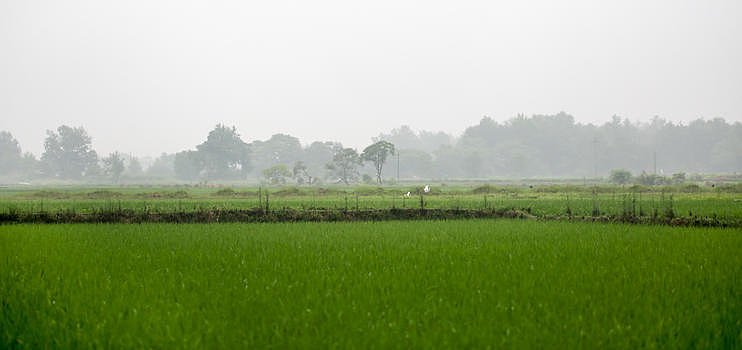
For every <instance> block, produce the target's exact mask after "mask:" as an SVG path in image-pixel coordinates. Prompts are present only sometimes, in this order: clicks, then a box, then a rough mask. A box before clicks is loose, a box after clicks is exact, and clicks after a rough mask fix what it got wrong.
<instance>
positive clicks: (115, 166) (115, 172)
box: [102, 152, 124, 184]
mask: <svg viewBox="0 0 742 350" xmlns="http://www.w3.org/2000/svg"><path fill="white" fill-rule="evenodd" d="M102 161H103V171H104V173H105V174H106V175H109V176H111V179H112V180H113V183H115V184H117V183H119V180H120V179H121V174H122V173H123V172H124V157H123V156H121V153H119V152H113V153H111V154H109V155H108V157H105V158H103V159H102Z"/></svg>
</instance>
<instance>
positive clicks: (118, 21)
mask: <svg viewBox="0 0 742 350" xmlns="http://www.w3.org/2000/svg"><path fill="white" fill-rule="evenodd" d="M740 23H742V1H739V0H698V1H684V0H656V1H652V0H623V1H597V0H584V1H582V0H570V1H553V0H543V1H430V0H427V1H405V0H393V1H392V0H389V1H387V0H375V1H362V2H361V1H347V0H345V1H342V0H338V1H323V0H315V1H300V0H297V1H281V0H271V1H227V0H209V1H206V0H203V1H195V0H194V1H188V0H177V1H176V0H173V1H164V0H161V1H154V0H127V1H104V0H87V1H86V0H65V1H58V0H0V130H8V131H10V132H12V133H13V135H14V136H16V138H17V139H18V140H19V141H20V143H21V146H22V147H23V149H24V151H31V152H34V153H35V154H37V155H38V154H40V153H41V152H42V151H43V139H44V137H45V130H47V129H54V128H56V127H57V126H59V125H61V124H67V125H72V126H80V125H82V126H84V127H85V128H86V129H87V130H88V132H89V133H90V134H91V135H92V136H93V146H94V147H95V149H96V150H98V152H99V154H107V153H108V152H111V151H114V150H119V151H123V152H127V153H134V154H138V155H157V154H159V153H160V152H175V151H179V150H183V149H187V148H192V147H194V146H195V145H196V144H198V143H200V142H202V141H203V140H204V139H205V137H206V134H207V133H208V131H209V130H210V129H211V128H213V126H214V125H215V124H216V123H219V122H222V123H226V124H228V125H235V126H237V128H238V130H239V132H240V133H241V134H242V136H243V139H244V140H245V141H247V142H250V141H252V140H255V139H266V138H268V137H269V136H270V135H272V134H274V133H288V134H291V135H294V136H297V137H299V138H300V139H301V140H302V142H303V143H308V142H311V141H314V140H336V141H341V142H343V143H344V144H346V145H351V146H356V147H361V146H365V145H366V144H367V143H368V142H370V139H371V137H372V136H375V135H377V134H379V133H380V132H387V131H389V130H390V129H391V128H394V127H398V126H400V125H402V124H407V125H410V126H411V127H412V128H413V129H425V130H431V131H438V130H442V131H446V132H450V133H454V134H458V133H460V132H462V131H463V129H464V128H466V127H467V126H470V125H473V124H476V123H477V122H478V121H479V119H481V117H482V116H483V115H488V116H490V117H492V118H494V119H495V120H499V121H503V120H506V119H509V118H511V117H513V116H514V115H516V114H518V113H524V114H527V115H531V114H535V113H539V114H546V113H548V114H551V113H557V112H559V111H566V112H568V113H570V114H572V115H574V116H575V118H576V119H577V120H578V121H580V122H594V123H603V122H605V121H607V120H609V119H610V117H611V116H612V115H614V114H618V115H621V116H624V117H628V118H630V119H632V120H648V119H650V118H651V117H652V116H654V115H660V116H662V117H665V118H667V119H670V120H675V121H688V120H691V119H695V118H698V117H704V118H714V117H723V118H725V119H727V120H729V121H741V120H742V64H741V63H742V27H741V24H740Z"/></svg>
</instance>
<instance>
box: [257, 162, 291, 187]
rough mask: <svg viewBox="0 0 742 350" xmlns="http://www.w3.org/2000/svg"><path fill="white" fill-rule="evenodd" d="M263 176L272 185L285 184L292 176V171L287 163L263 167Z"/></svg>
mask: <svg viewBox="0 0 742 350" xmlns="http://www.w3.org/2000/svg"><path fill="white" fill-rule="evenodd" d="M263 177H265V179H266V180H268V182H269V183H270V184H271V185H283V184H285V183H286V178H289V177H291V172H290V171H289V170H288V169H287V168H286V166H285V165H274V166H272V167H270V168H267V169H263Z"/></svg>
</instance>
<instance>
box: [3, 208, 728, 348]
mask: <svg viewBox="0 0 742 350" xmlns="http://www.w3.org/2000/svg"><path fill="white" fill-rule="evenodd" d="M741 251H742V234H740V231H739V230H738V229H718V228H692V227H670V226H647V225H626V224H599V223H571V222H560V221H549V222H543V221H529V220H453V221H392V222H360V223H358V222H356V223H279V224H189V225H177V224H128V225H127V224H77V225H26V224H24V225H3V226H0V348H176V349H177V348H323V349H324V348H342V349H347V348H565V349H567V348H569V349H572V348H591V349H592V348H632V349H633V348H740V347H741V346H742V255H741V254H739V253H740V252H741Z"/></svg>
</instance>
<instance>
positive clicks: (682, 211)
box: [0, 186, 742, 226]
mask: <svg viewBox="0 0 742 350" xmlns="http://www.w3.org/2000/svg"><path fill="white" fill-rule="evenodd" d="M483 188H484V189H485V190H486V191H485V190H482V189H483ZM562 189H563V190H564V192H558V191H556V190H554V187H543V188H535V189H532V190H531V189H528V190H523V189H512V188H510V189H509V188H504V187H503V188H496V187H493V186H480V187H475V188H472V189H469V190H463V189H461V188H458V189H450V190H448V189H447V190H446V191H440V190H437V191H436V192H435V193H433V194H426V195H425V196H424V202H425V208H427V209H482V208H485V207H486V208H495V209H501V210H510V209H515V210H521V211H526V212H528V213H529V214H532V215H535V216H538V217H549V216H552V217H553V216H592V217H596V216H605V215H608V216H612V217H626V216H631V217H638V218H652V217H684V218H689V219H692V218H694V217H700V218H711V219H712V220H711V221H718V222H721V223H724V224H727V225H729V226H740V224H741V223H742V198H740V197H741V196H740V195H739V194H736V193H725V192H720V191H716V192H712V191H699V192H696V193H685V192H681V191H676V192H671V190H673V188H657V189H654V190H656V191H664V192H639V191H635V192H630V191H631V190H630V189H628V188H626V189H619V188H614V187H598V188H594V189H593V190H594V192H595V193H591V192H585V191H583V190H581V189H579V188H574V186H572V187H563V188H562ZM124 190H126V191H121V192H119V191H113V190H106V189H103V190H101V189H97V190H95V189H90V190H85V191H82V190H76V191H61V190H53V189H46V190H39V191H35V192H29V193H13V194H11V195H4V196H0V197H1V198H4V199H0V216H2V215H3V214H4V213H21V214H23V213H50V214H55V213H57V212H65V213H66V214H65V215H67V214H69V213H74V214H90V213H95V212H100V211H108V212H113V211H121V210H130V211H133V212H136V213H145V212H146V213H149V212H161V213H173V212H179V213H180V212H189V213H198V212H205V211H208V210H215V209H216V210H244V209H253V208H259V207H263V208H264V207H265V203H266V197H265V196H266V192H268V203H269V207H270V208H271V209H283V208H290V209H294V210H311V209H318V208H319V209H332V210H334V209H338V210H345V209H349V210H355V209H360V210H365V209H390V208H419V207H420V197H419V195H411V197H409V198H407V197H405V196H403V195H401V193H400V192H399V191H400V189H399V188H385V189H382V190H378V191H376V192H374V190H375V188H354V189H351V190H356V192H350V191H351V190H347V191H348V192H345V190H343V191H341V190H338V189H330V190H326V189H310V188H302V189H301V191H298V190H297V189H296V188H294V187H289V188H285V189H282V190H277V189H271V190H268V191H266V190H265V189H254V190H250V189H241V190H235V189H231V188H223V189H208V191H209V192H204V191H206V189H189V190H184V189H164V188H150V189H146V190H147V191H145V192H135V191H134V190H133V189H124ZM552 190H553V191H552ZM297 191H298V192H297ZM413 191H414V189H413ZM413 191H410V192H413ZM475 192H476V193H475ZM404 193H406V192H404ZM644 221H646V220H644Z"/></svg>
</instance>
